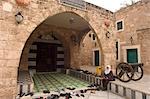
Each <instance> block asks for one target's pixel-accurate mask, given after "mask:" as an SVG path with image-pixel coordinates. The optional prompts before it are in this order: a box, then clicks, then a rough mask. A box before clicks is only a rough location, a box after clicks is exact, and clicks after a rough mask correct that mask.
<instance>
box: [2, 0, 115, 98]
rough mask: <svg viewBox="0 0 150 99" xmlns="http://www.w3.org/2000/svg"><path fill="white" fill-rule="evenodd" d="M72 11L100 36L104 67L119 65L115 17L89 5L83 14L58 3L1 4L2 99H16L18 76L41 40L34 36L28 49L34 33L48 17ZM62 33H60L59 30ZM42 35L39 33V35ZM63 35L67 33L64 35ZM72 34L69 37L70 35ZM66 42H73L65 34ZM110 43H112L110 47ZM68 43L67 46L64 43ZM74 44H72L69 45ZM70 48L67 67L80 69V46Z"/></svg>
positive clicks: (54, 0)
mask: <svg viewBox="0 0 150 99" xmlns="http://www.w3.org/2000/svg"><path fill="white" fill-rule="evenodd" d="M18 11H21V13H22V15H23V16H24V20H23V22H22V23H20V24H17V23H16V20H15V14H16V13H17V12H18ZM66 11H70V12H73V13H76V14H77V15H79V16H81V17H82V18H83V19H84V20H86V21H87V22H88V23H89V25H90V27H92V29H93V30H94V32H95V33H96V34H97V35H98V42H99V45H100V49H101V50H102V53H103V61H104V62H103V63H104V64H111V65H113V66H114V65H115V49H114V48H115V43H114V38H115V36H114V35H115V34H114V33H113V29H114V24H113V23H114V17H113V13H111V12H110V11H107V10H105V9H102V8H100V7H97V6H94V5H91V4H88V3H87V10H86V11H83V10H79V9H76V8H72V7H69V6H63V5H61V4H59V2H58V1H57V0H44V1H43V0H40V1H39V0H31V2H30V4H29V5H27V6H19V5H18V4H16V1H15V0H1V1H0V13H1V14H0V98H1V99H15V96H16V89H17V72H18V68H19V66H20V67H22V68H27V66H26V64H27V58H25V57H27V56H28V48H29V46H30V45H31V44H30V43H32V40H34V39H35V38H36V37H37V35H38V34H37V33H35V34H36V35H34V36H33V39H31V41H30V40H29V44H27V46H26V48H24V46H25V44H26V43H27V40H28V38H29V37H31V36H32V35H31V34H32V33H33V32H36V31H35V29H36V27H38V26H40V24H41V23H42V22H43V21H44V20H46V19H47V18H48V17H50V16H53V15H55V14H58V13H62V12H66ZM105 19H108V20H109V21H110V24H111V25H110V27H109V28H106V27H105V25H104V21H105ZM107 30H109V31H110V32H111V37H110V38H109V39H107V38H106V36H105V34H106V32H107ZM58 31H60V30H58ZM38 32H39V31H38ZM62 34H63V33H62ZM68 34H69V33H68ZM63 35H64V36H63V37H65V39H66V41H70V38H69V36H68V38H67V35H66V34H63ZM108 42H109V43H108ZM64 43H66V42H64ZM69 43H70V42H69ZM71 45H72V44H68V45H67V46H66V48H68V49H70V51H71V52H74V53H71V59H70V58H68V59H67V60H69V61H70V64H67V66H69V65H71V66H78V65H79V58H78V56H79V53H78V52H79V46H71ZM21 55H23V57H21Z"/></svg>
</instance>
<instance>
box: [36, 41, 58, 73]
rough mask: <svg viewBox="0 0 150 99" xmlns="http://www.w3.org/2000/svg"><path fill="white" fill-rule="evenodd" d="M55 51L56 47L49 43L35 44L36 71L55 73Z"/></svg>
mask: <svg viewBox="0 0 150 99" xmlns="http://www.w3.org/2000/svg"><path fill="white" fill-rule="evenodd" d="M56 51H57V46H56V45H54V44H50V43H38V44H37V57H36V62H37V64H36V71H37V72H53V71H56V68H57V66H56V55H57V54H56Z"/></svg>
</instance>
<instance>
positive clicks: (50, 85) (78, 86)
mask: <svg viewBox="0 0 150 99" xmlns="http://www.w3.org/2000/svg"><path fill="white" fill-rule="evenodd" d="M33 80H34V91H35V94H34V95H33V96H32V97H31V96H25V97H22V98H21V99H31V98H32V99H38V98H39V97H41V96H42V97H43V98H44V99H46V97H48V96H50V95H51V94H57V95H59V92H60V93H66V92H67V93H72V95H71V97H72V98H71V99H125V98H123V97H120V96H118V95H115V94H113V93H111V92H109V91H87V92H86V93H83V94H82V93H81V92H80V90H84V89H88V87H87V86H88V85H89V83H88V82H85V81H82V80H79V79H76V78H74V77H71V76H69V75H65V74H60V73H40V74H35V75H34V76H33ZM67 88H75V90H69V89H67ZM43 90H49V91H50V93H46V94H45V93H43ZM76 94H78V95H79V96H76ZM81 94H82V95H84V96H82V95H81ZM59 99H66V98H65V97H60V98H59Z"/></svg>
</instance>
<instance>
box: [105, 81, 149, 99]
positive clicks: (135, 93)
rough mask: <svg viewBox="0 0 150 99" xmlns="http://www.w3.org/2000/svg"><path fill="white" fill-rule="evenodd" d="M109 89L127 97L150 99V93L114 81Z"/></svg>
mask: <svg viewBox="0 0 150 99" xmlns="http://www.w3.org/2000/svg"><path fill="white" fill-rule="evenodd" d="M135 87H136V86H135ZM108 90H109V91H110V92H112V93H114V94H117V95H120V96H123V97H126V98H127V99H150V94H149V93H145V92H142V91H140V90H135V89H132V88H129V87H127V86H123V85H119V84H116V83H114V82H110V83H109V85H108Z"/></svg>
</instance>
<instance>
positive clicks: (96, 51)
mask: <svg viewBox="0 0 150 99" xmlns="http://www.w3.org/2000/svg"><path fill="white" fill-rule="evenodd" d="M94 65H95V66H99V50H95V51H94Z"/></svg>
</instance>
